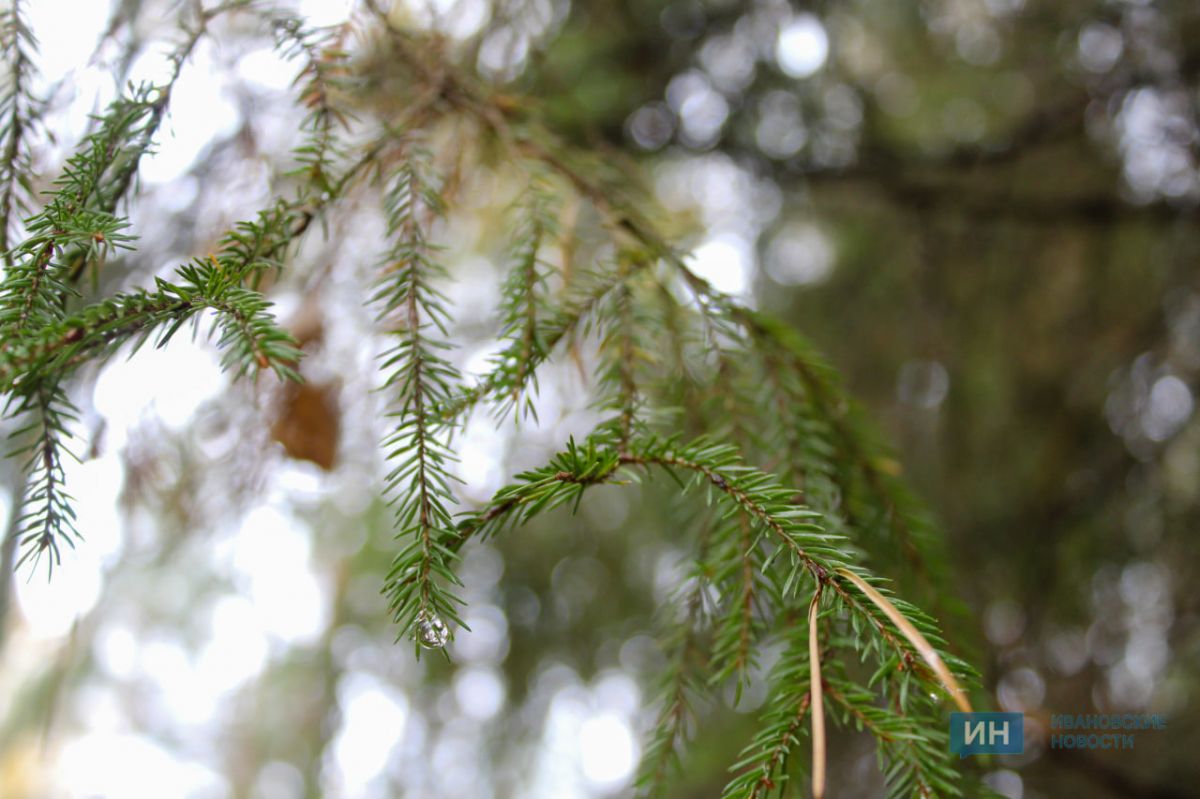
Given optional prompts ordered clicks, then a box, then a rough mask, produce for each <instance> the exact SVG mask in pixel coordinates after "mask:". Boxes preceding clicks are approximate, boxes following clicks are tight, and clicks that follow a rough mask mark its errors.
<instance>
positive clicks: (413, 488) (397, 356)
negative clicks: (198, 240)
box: [372, 149, 463, 652]
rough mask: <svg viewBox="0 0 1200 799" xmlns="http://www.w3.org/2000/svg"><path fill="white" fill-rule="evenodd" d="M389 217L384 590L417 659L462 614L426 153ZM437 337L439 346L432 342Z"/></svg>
mask: <svg viewBox="0 0 1200 799" xmlns="http://www.w3.org/2000/svg"><path fill="white" fill-rule="evenodd" d="M386 210H387V218H388V233H389V234H390V235H391V236H392V237H393V239H394V243H393V246H392V248H391V250H390V251H389V253H388V255H387V258H386V260H385V262H384V266H385V270H384V276H383V278H382V280H381V281H380V283H379V287H378V290H377V291H376V293H375V295H374V297H373V298H372V302H373V303H375V304H377V305H378V306H379V307H380V314H379V315H380V319H381V321H384V322H387V321H388V320H389V319H391V318H392V317H393V316H395V317H398V318H397V319H396V320H395V321H394V322H393V324H394V325H395V327H396V328H397V329H396V330H395V332H394V333H393V336H394V338H395V344H394V345H393V346H392V347H391V349H389V350H388V351H387V352H385V353H384V356H383V358H384V362H383V368H384V369H385V370H388V373H389V374H388V378H387V380H386V381H385V383H384V386H383V390H384V391H385V392H388V393H389V394H391V393H392V392H394V393H395V395H394V396H393V397H392V398H391V401H392V406H393V408H395V410H393V411H392V412H391V413H389V417H391V418H394V419H396V420H397V424H396V427H395V428H394V429H393V430H392V432H391V433H390V434H389V435H388V437H387V438H386V440H385V441H384V446H385V448H386V449H387V457H388V460H389V461H390V462H392V463H394V464H395V466H394V467H393V468H392V470H391V471H390V472H389V473H388V475H387V477H386V483H387V485H386V490H387V492H388V493H389V494H390V495H392V497H393V499H392V502H393V504H394V505H395V509H396V527H397V536H396V537H397V538H398V539H400V540H401V541H404V542H405V545H404V547H403V549H401V551H400V552H399V553H397V555H396V557H395V559H394V560H393V562H392V568H391V571H390V572H389V574H388V577H387V583H386V585H385V591H386V593H387V595H388V599H389V604H390V607H391V612H392V616H393V618H394V619H395V621H396V622H397V624H399V627H400V631H399V634H398V635H399V636H400V637H404V636H412V637H413V638H414V639H415V640H416V643H417V645H418V650H417V651H418V652H419V651H420V649H419V646H420V645H424V646H427V647H431V648H437V647H440V646H442V645H444V644H445V643H446V638H445V636H444V635H442V631H443V630H445V623H446V620H449V621H451V622H453V623H454V624H456V625H460V626H461V625H462V624H463V622H462V619H461V618H460V617H459V614H458V606H459V605H461V604H462V600H461V599H460V598H459V597H458V596H457V595H456V594H455V593H454V589H455V588H456V587H457V586H461V585H462V583H461V581H460V580H459V579H458V577H457V575H456V574H455V572H454V570H453V561H454V560H455V559H456V558H457V555H456V554H455V551H454V549H453V548H452V547H453V542H454V541H455V540H456V539H457V538H458V532H457V530H456V529H455V527H454V524H453V522H452V519H451V514H450V510H449V507H448V503H450V502H452V501H453V499H452V495H451V492H450V481H451V480H452V479H453V478H452V476H451V474H450V472H449V470H448V463H449V462H450V461H452V460H453V457H454V456H453V454H452V453H451V451H450V449H449V447H448V446H447V445H446V443H445V441H444V440H443V438H442V434H443V433H444V425H443V424H442V423H441V422H440V421H439V420H438V419H437V417H436V415H435V413H434V408H435V406H436V405H437V404H438V403H442V402H445V400H446V399H447V398H448V397H449V394H450V390H451V388H450V387H451V385H452V384H454V383H457V382H458V380H459V377H458V372H457V370H455V369H454V367H453V366H451V364H450V363H449V362H448V361H447V360H446V359H445V358H443V357H442V356H441V355H439V352H440V351H442V350H444V349H445V347H446V345H445V343H444V339H445V337H446V336H447V329H446V325H447V321H448V319H449V311H448V309H447V306H446V299H445V297H444V296H443V295H442V294H441V293H440V292H439V291H438V290H437V288H436V287H435V286H434V285H433V284H434V282H435V281H437V280H444V279H445V278H446V277H447V275H446V271H445V268H444V267H442V266H441V265H440V264H438V263H437V261H436V260H434V258H433V255H434V252H435V249H436V248H435V247H434V245H433V244H431V243H430V241H429V240H428V238H427V234H426V232H425V226H426V225H428V224H429V223H430V222H431V221H432V220H433V219H434V218H436V217H437V216H438V215H439V214H440V213H441V212H442V200H441V197H440V196H439V195H438V193H437V188H436V186H435V185H434V184H433V182H432V180H431V179H430V178H429V176H428V175H427V174H426V162H425V157H424V154H423V153H422V152H420V151H417V150H415V149H413V150H410V151H409V154H408V157H407V158H405V159H404V160H403V161H402V162H401V163H400V165H399V167H398V169H397V171H396V174H395V176H394V178H393V179H392V182H391V185H390V187H389V189H388V192H387V195H386ZM422 217H424V219H423V218H422ZM433 330H436V331H437V332H438V333H440V335H441V337H442V339H441V340H439V339H437V338H434V337H433V335H432V331H433Z"/></svg>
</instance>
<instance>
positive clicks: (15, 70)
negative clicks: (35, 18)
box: [0, 0, 41, 267]
mask: <svg viewBox="0 0 1200 799" xmlns="http://www.w3.org/2000/svg"><path fill="white" fill-rule="evenodd" d="M22 7H23V0H12V5H11V6H10V7H9V8H8V9H7V10H6V11H4V12H3V13H2V14H0V49H3V51H4V54H5V57H6V60H7V62H8V68H9V80H8V83H7V85H6V86H5V88H4V89H3V91H2V92H0V142H3V144H2V145H0V149H2V151H3V162H0V253H3V257H4V261H5V265H6V266H10V267H11V265H12V261H11V259H10V257H9V255H8V249H9V236H10V235H11V234H12V225H13V213H14V211H16V212H23V211H24V210H25V209H26V208H27V207H28V203H29V201H30V199H31V197H32V194H33V177H34V175H33V164H32V161H31V159H30V154H29V150H28V146H27V145H26V143H25V137H26V135H27V134H28V133H29V132H30V130H31V128H32V127H33V126H34V125H35V124H36V123H37V117H38V114H39V113H40V110H41V108H40V103H38V101H37V99H36V98H35V97H34V96H33V94H32V92H31V90H30V83H31V82H32V78H33V65H32V63H31V59H30V53H31V52H33V51H36V49H37V40H36V39H35V38H34V35H33V31H31V30H30V28H29V25H28V23H26V21H25V18H24V14H23V13H22Z"/></svg>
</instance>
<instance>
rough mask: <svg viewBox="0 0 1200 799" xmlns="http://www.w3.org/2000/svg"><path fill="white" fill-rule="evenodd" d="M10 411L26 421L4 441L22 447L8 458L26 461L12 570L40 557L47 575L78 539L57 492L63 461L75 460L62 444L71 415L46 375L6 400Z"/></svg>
mask: <svg viewBox="0 0 1200 799" xmlns="http://www.w3.org/2000/svg"><path fill="white" fill-rule="evenodd" d="M14 399H16V402H15V403H14V402H13V400H14ZM10 412H11V413H12V415H15V416H22V415H23V416H24V417H25V418H26V420H27V421H26V424H25V425H24V426H22V427H21V428H19V429H18V430H16V431H15V432H14V433H13V434H12V436H11V437H10V438H11V440H14V441H16V442H22V441H26V442H27V443H24V444H21V443H18V445H17V449H16V450H14V451H13V452H11V453H9V456H10V457H12V456H16V457H22V456H24V457H25V458H26V463H25V472H26V474H27V475H28V481H29V482H28V486H29V488H28V490H27V492H26V493H25V496H24V502H23V504H22V506H21V507H20V509H19V516H18V521H17V530H18V532H17V537H18V540H19V544H18V546H19V547H20V548H21V550H22V553H21V556H20V558H18V559H17V562H16V565H15V568H17V569H20V568H21V567H22V566H23V565H25V564H26V563H31V564H32V565H33V566H34V567H36V566H37V564H38V563H39V562H40V561H41V559H42V557H43V556H45V557H46V563H47V574H48V575H52V574H53V572H54V567H55V566H57V565H59V563H61V559H62V547H63V546H67V547H70V548H74V547H75V543H76V542H77V541H78V540H79V539H80V535H79V531H78V529H76V527H75V510H74V508H73V507H72V506H71V501H72V500H71V497H70V495H69V494H67V493H66V491H65V490H64V488H63V484H64V482H65V479H64V477H65V475H64V472H63V458H64V456H65V457H71V458H74V457H75V456H74V455H73V454H72V453H71V451H70V450H69V449H68V448H67V447H66V446H65V445H64V443H63V440H64V439H66V438H69V437H70V433H69V432H68V430H67V425H68V424H70V423H71V422H74V421H75V420H76V418H77V417H76V414H77V412H76V410H75V408H74V406H72V405H71V402H70V400H68V399H67V396H66V394H65V393H64V392H63V390H62V387H61V384H60V383H59V382H58V381H57V380H55V379H53V377H52V376H51V377H47V378H43V379H41V380H38V381H37V383H36V385H32V386H29V390H28V391H27V392H26V393H24V394H23V395H21V396H20V397H15V398H14V397H10V398H9V403H8V407H7V408H6V409H5V414H6V415H8V413H10Z"/></svg>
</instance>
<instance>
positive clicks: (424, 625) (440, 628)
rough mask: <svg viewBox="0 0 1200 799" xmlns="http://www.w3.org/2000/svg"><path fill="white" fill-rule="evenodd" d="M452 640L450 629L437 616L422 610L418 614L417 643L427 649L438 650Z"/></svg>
mask: <svg viewBox="0 0 1200 799" xmlns="http://www.w3.org/2000/svg"><path fill="white" fill-rule="evenodd" d="M449 639H450V629H449V628H448V627H447V626H446V622H444V621H442V620H441V618H439V617H438V616H437V615H436V614H433V613H430V612H428V611H425V610H422V611H421V612H420V613H418V614H417V642H418V643H419V644H420V645H421V646H423V647H425V648H426V649H438V648H440V647H443V646H445V645H446V641H448V640H449Z"/></svg>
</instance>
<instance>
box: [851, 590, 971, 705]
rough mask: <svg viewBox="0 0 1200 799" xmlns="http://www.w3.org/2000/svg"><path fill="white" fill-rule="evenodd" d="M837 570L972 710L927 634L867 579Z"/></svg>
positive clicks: (954, 696) (955, 697) (957, 699)
mask: <svg viewBox="0 0 1200 799" xmlns="http://www.w3.org/2000/svg"><path fill="white" fill-rule="evenodd" d="M837 572H838V574H840V575H841V576H843V577H845V578H846V579H847V580H849V581H850V582H852V583H854V585H855V587H856V588H858V590H859V591H862V592H863V593H864V594H866V595H867V598H868V599H870V600H871V601H872V602H874V603H875V604H876V606H878V608H879V609H880V610H882V611H883V613H884V615H886V616H887V617H888V618H889V619H891V620H892V624H895V625H896V627H897V629H899V630H900V632H901V633H902V634H903V635H904V637H905V638H907V639H908V642H909V643H910V644H912V645H913V649H916V650H917V652H919V653H920V655H921V657H922V658H923V659H924V660H925V662H926V663H928V664H929V668H931V669H933V673H934V674H936V675H937V678H938V679H939V680H940V681H941V683H942V685H943V686H944V687H945V688H946V690H947V691H948V692H949V693H950V697H951V698H952V699H953V700H954V703H955V704H956V705H958V707H959V709H960V710H962V711H963V712H964V713H970V712H972V711H971V703H970V702H968V701H967V692H966V691H964V690H963V689H962V686H961V685H959V684H958V680H956V679H954V675H953V674H951V673H950V669H948V668H946V664H945V663H943V662H942V659H941V657H940V656H939V655H938V653H937V650H936V649H934V648H933V645H932V644H930V643H929V641H927V640H926V639H925V636H923V635H921V632H920V630H918V629H917V628H916V627H914V626H913V625H912V622H910V621H909V620H908V619H906V618H904V615H903V614H902V613H900V611H898V610H896V606H895V605H893V604H892V603H891V602H889V601H888V599H887V597H885V596H884V595H883V594H881V593H879V592H878V591H877V590H875V588H873V587H872V586H871V584H870V583H868V582H867V581H866V580H864V579H863V578H861V577H859V576H858V575H857V574H855V573H854V572H852V571H850V570H849V569H846V568H840V569H838V570H837Z"/></svg>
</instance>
